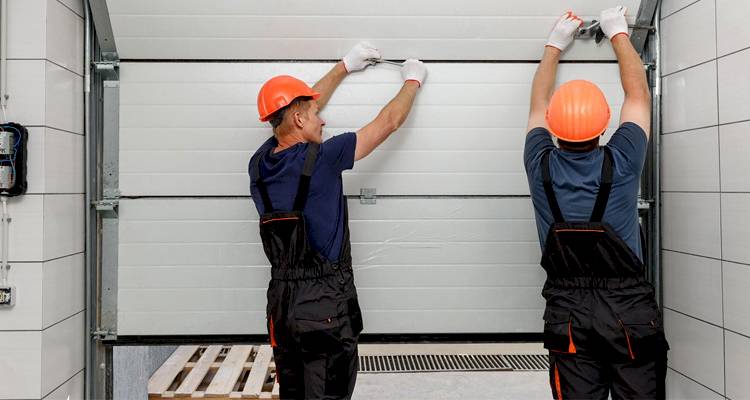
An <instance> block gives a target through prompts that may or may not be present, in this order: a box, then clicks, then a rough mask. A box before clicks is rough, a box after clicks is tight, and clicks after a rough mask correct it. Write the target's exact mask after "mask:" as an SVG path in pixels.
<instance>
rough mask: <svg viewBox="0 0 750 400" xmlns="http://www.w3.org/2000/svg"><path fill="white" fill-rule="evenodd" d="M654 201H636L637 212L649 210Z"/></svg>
mask: <svg viewBox="0 0 750 400" xmlns="http://www.w3.org/2000/svg"><path fill="white" fill-rule="evenodd" d="M653 204H654V201H653V200H651V199H648V200H647V199H638V210H639V211H640V210H650V209H651V207H653Z"/></svg>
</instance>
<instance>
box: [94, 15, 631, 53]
mask: <svg viewBox="0 0 750 400" xmlns="http://www.w3.org/2000/svg"><path fill="white" fill-rule="evenodd" d="M107 4H108V6H109V11H110V18H111V20H112V28H113V31H114V34H115V40H116V42H117V46H118V51H119V52H120V54H121V56H122V57H124V58H128V59H138V58H141V59H143V58H145V59H233V60H234V59H254V60H258V59H282V60H288V59H314V60H320V59H339V58H341V57H342V56H343V55H344V54H345V53H346V51H348V50H349V48H350V47H351V46H352V45H353V44H355V43H356V42H357V41H359V40H363V39H366V40H370V41H372V42H373V43H375V44H376V45H377V46H378V47H379V48H380V49H381V50H382V52H383V54H384V56H385V57H390V58H395V59H405V58H409V57H418V58H423V59H432V60H534V59H538V58H539V57H541V54H542V47H543V46H544V43H545V42H546V39H547V35H548V33H549V31H550V29H551V27H552V25H553V24H554V22H555V20H556V18H558V17H559V16H560V15H561V14H562V13H563V12H565V11H566V10H568V9H572V10H575V11H576V12H577V13H578V14H579V15H581V16H582V17H584V18H586V19H587V20H591V19H594V18H598V15H599V11H600V10H602V9H604V8H607V7H613V6H616V5H619V4H624V5H626V6H627V7H628V9H629V12H628V17H629V19H630V21H631V23H632V22H633V20H634V16H635V15H636V13H637V10H638V6H639V4H640V1H639V0H624V1H615V0H606V1H599V2H591V1H585V0H576V1H572V2H568V3H566V4H565V5H564V6H562V5H561V4H559V3H558V2H556V1H553V0H542V1H533V2H527V3H525V4H520V3H518V2H508V1H493V0H474V1H470V2H463V3H460V4H458V3H456V2H454V1H446V0H438V1H429V0H416V1H409V2H403V1H397V0H388V1H379V2H361V1H358V2H348V3H343V2H340V1H335V0H326V1H316V2H308V1H300V0H284V1H274V2H266V3H258V2H252V1H250V2H248V1H240V0H217V1H211V2H210V3H207V2H205V1H200V0H189V1H185V0H137V1H133V0H108V1H107ZM565 57H566V58H570V59H577V60H603V59H610V60H611V59H613V58H614V54H613V52H612V49H611V47H610V46H609V43H605V44H604V45H602V46H597V45H595V44H594V42H593V41H592V40H588V41H578V42H577V43H575V45H574V46H573V47H572V48H571V49H570V51H569V52H567V53H566V55H565Z"/></svg>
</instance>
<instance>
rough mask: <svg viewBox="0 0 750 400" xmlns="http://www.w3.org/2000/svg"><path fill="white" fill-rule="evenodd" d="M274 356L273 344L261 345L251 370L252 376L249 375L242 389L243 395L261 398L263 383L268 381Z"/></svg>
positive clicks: (250, 397)
mask: <svg viewBox="0 0 750 400" xmlns="http://www.w3.org/2000/svg"><path fill="white" fill-rule="evenodd" d="M272 358H273V350H272V349H271V346H260V349H259V350H258V354H257V355H256V356H255V362H253V369H252V370H250V376H248V378H247V382H246V383H245V388H244V389H243V390H242V397H244V398H249V399H257V398H260V395H261V393H262V392H263V384H264V383H266V378H267V377H268V371H269V370H270V368H271V359H272Z"/></svg>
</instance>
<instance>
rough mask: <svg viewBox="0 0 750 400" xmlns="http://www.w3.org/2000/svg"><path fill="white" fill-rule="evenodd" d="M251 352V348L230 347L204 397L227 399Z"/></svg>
mask: <svg viewBox="0 0 750 400" xmlns="http://www.w3.org/2000/svg"><path fill="white" fill-rule="evenodd" d="M252 350H253V346H232V348H231V349H230V350H229V354H227V357H226V358H225V359H224V362H223V363H221V368H219V370H218V371H217V372H216V375H215V376H214V379H213V380H212V381H211V384H210V385H208V389H206V397H221V396H224V397H229V394H230V393H231V392H232V389H234V385H235V384H236V383H237V379H238V378H239V377H240V374H242V368H243V367H244V365H245V361H246V360H247V359H248V357H250V353H251V352H252Z"/></svg>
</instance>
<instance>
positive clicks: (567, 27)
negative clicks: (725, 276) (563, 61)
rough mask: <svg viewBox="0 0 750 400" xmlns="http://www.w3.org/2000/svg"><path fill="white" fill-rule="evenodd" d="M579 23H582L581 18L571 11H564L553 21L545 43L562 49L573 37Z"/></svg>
mask: <svg viewBox="0 0 750 400" xmlns="http://www.w3.org/2000/svg"><path fill="white" fill-rule="evenodd" d="M581 24H583V20H581V19H580V18H578V16H576V15H575V14H573V11H568V12H566V13H565V14H563V15H562V16H561V17H560V18H559V19H558V20H557V22H556V23H555V27H554V28H552V32H550V34H549V39H547V44H546V45H547V46H552V47H555V48H557V49H559V50H560V51H564V50H565V48H566V47H568V46H569V45H570V43H571V42H573V39H575V35H576V32H577V31H578V28H579V27H580V26H581Z"/></svg>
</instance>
